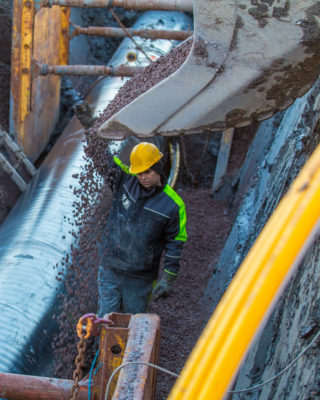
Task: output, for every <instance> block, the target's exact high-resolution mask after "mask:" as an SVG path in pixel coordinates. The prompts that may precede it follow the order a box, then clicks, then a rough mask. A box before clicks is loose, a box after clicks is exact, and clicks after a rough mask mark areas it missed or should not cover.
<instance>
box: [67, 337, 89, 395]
mask: <svg viewBox="0 0 320 400" xmlns="http://www.w3.org/2000/svg"><path fill="white" fill-rule="evenodd" d="M84 336H85V332H82V333H81V338H80V340H79V343H78V346H77V348H78V355H77V357H76V359H75V362H74V363H75V366H76V369H75V370H74V372H73V380H74V384H73V386H72V397H71V399H70V400H77V399H78V394H79V391H80V388H79V381H80V380H81V378H82V367H83V363H84V353H85V351H86V342H85V339H84Z"/></svg>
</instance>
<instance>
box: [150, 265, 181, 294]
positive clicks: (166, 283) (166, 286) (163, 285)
mask: <svg viewBox="0 0 320 400" xmlns="http://www.w3.org/2000/svg"><path fill="white" fill-rule="evenodd" d="M176 278H177V276H176V275H171V274H170V273H168V272H166V271H164V272H163V275H162V278H161V279H160V281H159V282H158V283H157V284H156V286H155V287H154V288H153V290H152V297H151V298H152V300H158V299H160V298H161V297H167V296H169V294H170V293H171V292H172V289H173V284H174V281H175V280H176Z"/></svg>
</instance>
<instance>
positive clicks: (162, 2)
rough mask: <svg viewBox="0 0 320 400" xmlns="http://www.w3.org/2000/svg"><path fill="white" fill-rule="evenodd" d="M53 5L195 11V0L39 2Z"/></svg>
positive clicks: (73, 0)
mask: <svg viewBox="0 0 320 400" xmlns="http://www.w3.org/2000/svg"><path fill="white" fill-rule="evenodd" d="M53 5H57V6H63V7H80V8H89V7H92V8H93V7H96V8H99V7H100V8H110V7H123V8H126V9H128V10H161V11H165V10H167V11H185V12H190V13H192V12H193V0H43V1H40V2H39V6H40V7H41V6H42V7H52V6H53Z"/></svg>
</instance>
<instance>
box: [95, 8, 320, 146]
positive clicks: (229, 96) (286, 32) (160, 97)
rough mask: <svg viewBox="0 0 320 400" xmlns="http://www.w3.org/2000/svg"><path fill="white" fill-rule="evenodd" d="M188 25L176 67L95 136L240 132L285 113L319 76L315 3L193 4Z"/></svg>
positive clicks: (319, 36)
mask: <svg viewBox="0 0 320 400" xmlns="http://www.w3.org/2000/svg"><path fill="white" fill-rule="evenodd" d="M194 24H195V27H194V38H193V44H192V48H191V51H190V54H189V56H188V57H187V59H186V61H185V62H184V64H183V65H182V66H181V67H180V68H179V69H178V70H177V71H176V72H175V73H174V74H172V75H170V76H169V77H168V78H166V79H164V80H163V81H161V82H160V83H159V84H158V85H156V86H154V87H153V88H151V89H150V90H148V91H147V92H145V93H144V94H142V95H140V96H139V97H138V98H136V99H135V100H134V101H132V102H131V103H130V104H128V105H127V106H126V107H124V108H123V109H122V110H120V111H119V112H118V113H116V114H114V115H113V116H112V117H111V118H110V119H108V120H107V121H106V122H105V123H104V124H103V125H102V126H101V127H100V128H99V130H98V135H99V136H101V137H103V138H110V139H124V138H125V137H127V136H130V135H134V136H137V137H140V138H144V137H152V136H154V135H163V136H170V135H179V134H184V133H186V134H191V133H197V132H201V131H203V130H204V129H206V130H211V131H221V130H225V129H227V128H231V127H239V126H245V125H248V124H250V123H251V122H253V121H261V120H264V119H267V118H269V117H271V116H272V115H273V114H274V113H275V112H277V111H279V110H283V109H285V108H287V107H288V106H290V105H291V104H292V103H293V101H294V100H295V99H296V98H297V97H300V96H302V95H303V94H304V93H305V92H306V91H307V90H308V89H309V88H310V87H311V86H312V84H313V83H314V81H315V80H316V79H317V77H318V75H319V71H320V25H319V24H320V2H319V1H312V0H305V1H299V0H287V1H285V0H277V1H276V0H194ZM168 99H170V101H168ZM137 115H139V118H136V116H137Z"/></svg>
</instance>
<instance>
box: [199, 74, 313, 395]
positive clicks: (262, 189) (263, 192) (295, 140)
mask: <svg viewBox="0 0 320 400" xmlns="http://www.w3.org/2000/svg"><path fill="white" fill-rule="evenodd" d="M319 93H320V81H318V82H317V83H316V84H315V85H314V87H313V88H312V89H311V90H310V91H309V92H308V93H307V94H306V95H305V96H304V97H303V98H301V99H298V100H296V102H295V103H294V105H293V106H292V107H291V108H290V109H288V110H287V111H286V112H282V113H279V114H277V115H275V116H274V117H273V118H272V119H270V120H268V121H265V122H264V123H262V124H261V126H260V128H259V130H258V132H257V134H256V137H255V139H254V140H253V142H252V145H251V147H250V150H249V152H248V156H247V159H246V162H245V163H244V165H243V168H242V170H241V174H240V178H239V183H238V184H239V186H238V191H237V194H236V196H235V199H234V206H235V204H239V206H240V208H239V212H238V215H237V217H236V220H235V224H234V225H233V228H232V231H231V233H230V235H229V237H228V239H227V241H226V244H225V247H224V250H223V251H222V254H221V257H220V259H219V262H218V263H217V265H216V266H215V268H214V273H213V276H212V278H211V280H210V282H209V285H208V287H207V289H206V293H205V298H204V301H203V308H204V310H205V312H206V314H207V318H209V316H210V315H211V313H212V311H213V310H214V309H215V307H216V305H217V304H218V302H219V300H220V298H221V296H222V294H223V292H224V291H225V289H226V288H227V286H228V285H229V283H230V281H231V279H232V278H233V276H234V274H235V273H236V271H237V269H238V268H239V266H240V265H241V262H242V261H243V259H244V258H245V256H246V254H247V253H248V251H249V249H250V248H251V246H252V244H253V242H254V241H255V239H256V238H257V236H258V234H259V233H260V231H261V230H262V228H263V227H264V225H265V223H266V222H267V220H268V218H269V217H270V216H271V214H272V212H273V211H274V209H275V208H276V206H277V205H278V203H279V201H280V200H281V198H282V197H283V195H284V194H285V193H286V191H287V190H288V188H289V187H290V184H291V183H292V181H293V180H294V178H295V177H296V176H297V175H298V173H299V171H300V170H301V168H302V166H303V165H304V164H305V162H306V160H307V159H308V157H309V156H310V154H311V153H312V151H313V150H314V149H315V147H316V146H317V144H318V143H319V141H320V135H319V124H318V118H319V113H320V103H319V100H320V94H319ZM319 270H320V260H319V241H318V242H317V243H316V245H314V246H313V248H312V249H311V250H309V253H308V255H307V256H306V257H305V260H304V261H303V262H302V264H301V265H300V267H299V269H298V272H297V273H296V275H295V276H294V277H293V278H292V279H291V281H290V283H289V286H288V288H287V290H286V291H285V293H284V294H283V295H282V297H281V299H280V301H279V303H278V304H277V306H276V308H275V310H274V312H273V314H272V316H271V317H270V319H269V320H268V322H267V324H266V325H265V327H264V329H262V331H261V333H260V336H259V337H258V338H257V340H256V343H255V345H254V346H252V349H251V350H250V351H249V353H248V356H247V358H246V360H245V361H244V362H243V366H242V367H241V369H240V371H239V377H238V380H237V382H236V385H235V388H236V389H238V388H239V389H240V388H241V389H242V388H247V387H251V386H252V385H255V384H257V383H260V382H262V381H264V380H266V379H268V378H270V377H271V376H273V375H275V374H277V373H278V372H279V371H280V370H281V369H282V368H284V367H285V366H286V365H288V364H289V363H290V361H291V360H293V358H294V357H295V356H296V355H297V354H298V353H299V352H300V351H301V350H302V349H303V347H304V346H306V345H307V344H308V343H309V342H310V340H311V339H312V337H313V336H314V335H315V333H316V331H317V330H318V328H317V327H318V322H317V321H318V320H319V318H315V315H316V316H318V315H319V314H318V311H319V310H318V308H319V301H320V299H319V294H318V282H319V273H320V272H319ZM303 331H310V335H306V336H305V335H304V334H303V333H302V332H303ZM314 350H315V349H313V350H312V349H311V350H310V351H309V352H308V353H307V355H306V356H304V357H303V358H301V359H300V360H299V363H298V364H297V365H296V366H295V367H293V368H292V369H291V370H290V371H289V372H288V373H287V374H284V375H283V376H282V377H281V379H279V380H278V381H274V382H273V383H270V384H268V385H266V386H264V387H263V389H259V390H256V391H250V392H246V393H241V394H234V395H233V397H232V399H233V400H234V399H237V400H238V399H257V400H258V399H259V400H267V399H268V400H271V399H288V400H298V399H299V400H302V399H305V400H307V399H317V398H319V397H316V396H318V394H319V393H320V392H319V389H320V388H319V385H318V383H317V382H319V379H318V375H319V359H318V358H317V357H316V355H315V351H314ZM306 367H308V368H306ZM314 393H316V395H315V394H314ZM228 399H230V397H228Z"/></svg>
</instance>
